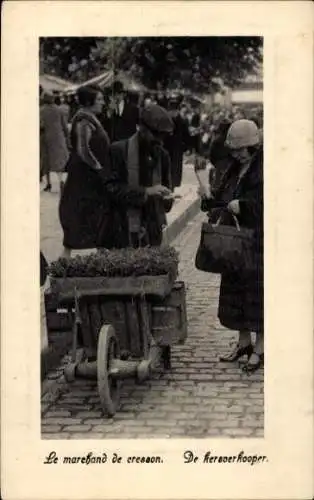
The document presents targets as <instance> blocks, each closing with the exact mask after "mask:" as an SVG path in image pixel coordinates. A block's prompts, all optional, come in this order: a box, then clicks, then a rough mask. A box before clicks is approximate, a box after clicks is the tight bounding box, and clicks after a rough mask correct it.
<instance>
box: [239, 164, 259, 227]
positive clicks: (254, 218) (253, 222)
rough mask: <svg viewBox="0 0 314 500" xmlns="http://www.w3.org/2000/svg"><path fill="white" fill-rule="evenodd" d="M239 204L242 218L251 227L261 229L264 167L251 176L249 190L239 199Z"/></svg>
mask: <svg viewBox="0 0 314 500" xmlns="http://www.w3.org/2000/svg"><path fill="white" fill-rule="evenodd" d="M239 203H240V216H242V217H243V218H244V219H245V220H246V221H248V222H249V224H250V226H252V227H259V226H260V225H261V224H262V222H261V221H262V219H263V211H264V200H263V173H262V167H260V168H258V169H257V171H255V172H254V175H252V176H251V179H250V182H249V183H248V188H247V189H246V190H245V193H244V194H243V195H242V196H240V197H239Z"/></svg>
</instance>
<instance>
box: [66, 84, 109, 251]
mask: <svg viewBox="0 0 314 500" xmlns="http://www.w3.org/2000/svg"><path fill="white" fill-rule="evenodd" d="M78 99H79V104H80V109H79V110H78V111H77V113H76V115H75V116H74V118H73V121H72V128H71V155H70V158H69V161H68V164H67V172H68V176H67V180H66V182H65V186H64V190H63V194H62V198H61V201H60V206H59V215H60V222H61V226H62V229H63V233H64V238H63V246H64V251H63V257H70V255H71V250H81V249H90V248H91V249H92V248H95V247H97V246H98V237H99V229H100V227H101V224H102V218H103V217H104V216H105V214H106V209H107V202H106V195H105V191H104V187H103V182H104V178H105V176H106V169H110V166H109V161H110V160H109V145H110V141H109V137H108V135H107V133H106V132H105V130H104V128H103V127H102V125H101V123H100V121H99V119H98V116H99V115H100V114H101V112H102V109H103V106H104V98H103V93H102V91H101V89H100V88H98V87H97V86H94V85H90V86H86V87H82V88H81V89H79V91H78Z"/></svg>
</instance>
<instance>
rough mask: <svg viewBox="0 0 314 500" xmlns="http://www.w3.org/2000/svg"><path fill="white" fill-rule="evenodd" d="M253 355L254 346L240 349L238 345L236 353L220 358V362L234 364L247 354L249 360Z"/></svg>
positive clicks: (250, 345)
mask: <svg viewBox="0 0 314 500" xmlns="http://www.w3.org/2000/svg"><path fill="white" fill-rule="evenodd" d="M252 353H253V346H252V344H249V345H246V346H244V347H240V346H239V344H238V345H237V346H236V348H235V349H234V351H232V352H231V353H230V354H227V356H220V358H219V361H222V362H223V363H233V362H234V361H237V360H238V359H239V358H242V356H244V355H245V354H247V356H248V358H249V357H250V356H251V354H252Z"/></svg>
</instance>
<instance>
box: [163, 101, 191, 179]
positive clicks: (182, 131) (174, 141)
mask: <svg viewBox="0 0 314 500" xmlns="http://www.w3.org/2000/svg"><path fill="white" fill-rule="evenodd" d="M179 104H180V103H179V100H178V99H171V100H170V101H169V104H168V112H169V114H170V116H171V118H172V121H173V123H174V130H173V134H172V135H171V136H169V137H167V139H166V140H165V144H164V145H165V149H167V151H168V153H169V155H170V159H171V176H172V184H173V187H174V188H176V187H180V186H181V183H182V166H183V153H184V152H185V151H186V150H187V137H188V135H189V128H188V124H187V123H186V122H185V121H184V120H183V118H182V117H181V115H180V112H179Z"/></svg>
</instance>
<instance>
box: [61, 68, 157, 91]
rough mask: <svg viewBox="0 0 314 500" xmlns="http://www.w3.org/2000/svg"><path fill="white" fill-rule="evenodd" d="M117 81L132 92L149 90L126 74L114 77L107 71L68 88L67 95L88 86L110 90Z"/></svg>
mask: <svg viewBox="0 0 314 500" xmlns="http://www.w3.org/2000/svg"><path fill="white" fill-rule="evenodd" d="M115 79H116V80H119V81H120V82H121V83H123V85H124V88H125V90H128V91H131V92H132V91H133V92H141V91H145V90H147V89H146V87H144V85H142V84H141V83H139V82H137V81H135V80H133V79H132V78H131V77H130V76H128V75H126V74H125V73H123V72H120V73H118V74H117V75H116V76H114V72H113V71H111V70H110V71H105V72H103V73H101V74H100V75H98V76H95V77H94V78H91V79H90V80H87V81H86V82H83V83H78V84H73V85H70V86H68V88H67V89H66V93H67V94H71V93H75V92H77V90H78V89H80V88H82V87H86V86H87V85H99V87H101V88H102V89H104V88H108V87H110V86H111V85H112V83H113V82H114V80H115Z"/></svg>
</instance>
